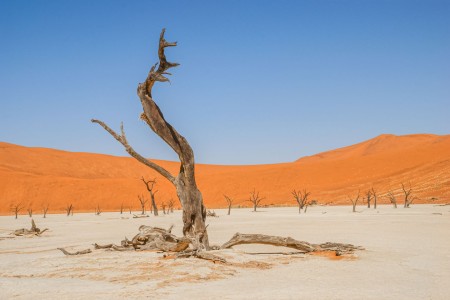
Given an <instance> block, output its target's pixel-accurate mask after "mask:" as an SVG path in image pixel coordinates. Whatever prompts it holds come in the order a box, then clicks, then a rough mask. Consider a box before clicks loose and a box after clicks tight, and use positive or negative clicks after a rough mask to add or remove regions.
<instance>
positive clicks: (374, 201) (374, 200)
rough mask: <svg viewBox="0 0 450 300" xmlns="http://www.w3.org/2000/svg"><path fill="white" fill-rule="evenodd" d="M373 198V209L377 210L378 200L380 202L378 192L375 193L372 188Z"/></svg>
mask: <svg viewBox="0 0 450 300" xmlns="http://www.w3.org/2000/svg"><path fill="white" fill-rule="evenodd" d="M371 191H372V196H373V209H377V200H378V195H377V192H376V191H375V189H374V188H373V187H372V190H371Z"/></svg>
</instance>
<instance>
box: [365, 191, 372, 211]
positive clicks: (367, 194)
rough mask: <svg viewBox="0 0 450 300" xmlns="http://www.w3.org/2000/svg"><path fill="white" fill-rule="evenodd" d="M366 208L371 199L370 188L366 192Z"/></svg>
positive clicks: (368, 206)
mask: <svg viewBox="0 0 450 300" xmlns="http://www.w3.org/2000/svg"><path fill="white" fill-rule="evenodd" d="M366 200H367V208H370V201H372V190H368V191H367V192H366Z"/></svg>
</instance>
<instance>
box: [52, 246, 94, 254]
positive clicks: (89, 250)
mask: <svg viewBox="0 0 450 300" xmlns="http://www.w3.org/2000/svg"><path fill="white" fill-rule="evenodd" d="M57 249H58V250H61V252H62V253H64V255H82V254H88V253H91V252H92V251H91V249H85V250H81V251H76V252H69V251H67V250H66V249H64V248H57Z"/></svg>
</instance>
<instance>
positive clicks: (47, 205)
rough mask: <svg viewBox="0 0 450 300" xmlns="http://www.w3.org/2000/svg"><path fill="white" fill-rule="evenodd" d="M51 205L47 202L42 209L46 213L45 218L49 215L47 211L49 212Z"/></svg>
mask: <svg viewBox="0 0 450 300" xmlns="http://www.w3.org/2000/svg"><path fill="white" fill-rule="evenodd" d="M49 207H50V204H48V203H45V204H44V205H43V206H42V211H43V213H44V218H46V217H47V212H48V208H49Z"/></svg>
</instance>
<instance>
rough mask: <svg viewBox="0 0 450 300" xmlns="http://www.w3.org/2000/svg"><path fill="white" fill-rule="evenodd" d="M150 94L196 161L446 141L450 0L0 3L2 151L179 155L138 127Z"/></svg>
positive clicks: (449, 129)
mask: <svg viewBox="0 0 450 300" xmlns="http://www.w3.org/2000/svg"><path fill="white" fill-rule="evenodd" d="M163 27H166V28H167V33H166V37H167V40H169V41H178V45H179V46H178V47H175V48H171V49H170V50H168V52H167V56H168V58H169V60H171V61H174V62H179V63H180V64H181V65H180V67H178V68H176V69H173V76H172V77H171V81H172V83H171V84H158V85H157V86H155V88H154V98H155V99H156V101H157V103H158V104H159V105H160V107H161V109H162V111H163V112H164V114H165V117H166V119H167V120H168V121H169V122H171V123H172V125H174V126H175V127H176V128H177V129H178V131H179V132H181V133H182V134H183V135H185V136H186V138H187V139H188V140H189V141H190V143H191V145H192V146H193V148H194V151H195V153H196V160H197V162H201V163H214V164H258V163H276V162H286V161H293V160H295V159H297V158H299V157H301V156H305V155H311V154H315V153H317V152H321V151H325V150H329V149H333V148H337V147H342V146H346V145H349V144H353V143H357V142H360V141H362V140H366V139H369V138H372V137H375V136H377V135H379V134H382V133H393V134H399V135H400V134H410V133H434V134H448V133H450V121H449V120H450V1H433V0H423V1H412V0H408V1H396V0H389V1H382V0H377V1H368V0H356V1H312V0H311V1H1V2H0V101H1V102H0V104H1V106H0V141H6V142H11V143H16V144H21V145H26V146H43V147H51V148H58V149H64V150H70V151H85V152H98V153H107V154H113V155H126V153H125V152H124V150H123V149H122V147H121V145H120V144H118V143H117V142H116V141H115V140H113V139H112V138H111V137H110V136H109V135H108V134H107V133H106V132H105V131H103V129H101V128H100V127H99V126H98V125H94V124H91V123H90V119H91V118H94V117H95V118H98V119H101V120H103V121H105V122H106V123H108V124H109V125H110V126H111V127H113V128H115V129H118V128H119V125H120V122H121V121H124V124H125V130H126V132H127V135H128V139H129V141H130V143H131V144H132V145H133V146H134V147H135V148H136V149H137V150H138V151H139V152H141V153H142V154H143V155H144V156H146V157H152V158H160V159H170V160H175V159H176V155H175V154H174V153H172V151H171V150H170V149H169V148H168V147H167V146H166V145H165V144H164V143H163V142H161V141H159V139H158V138H157V137H156V136H155V135H154V134H153V132H151V131H150V130H149V129H148V128H147V127H146V126H145V124H143V123H142V122H141V121H140V120H139V114H140V112H141V107H140V102H139V99H138V98H137V96H136V87H137V84H138V83H139V82H142V81H143V80H144V79H145V77H146V74H147V72H148V70H149V68H150V66H151V65H152V64H154V63H155V62H156V61H157V44H158V37H159V33H160V30H161V28H163Z"/></svg>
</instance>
